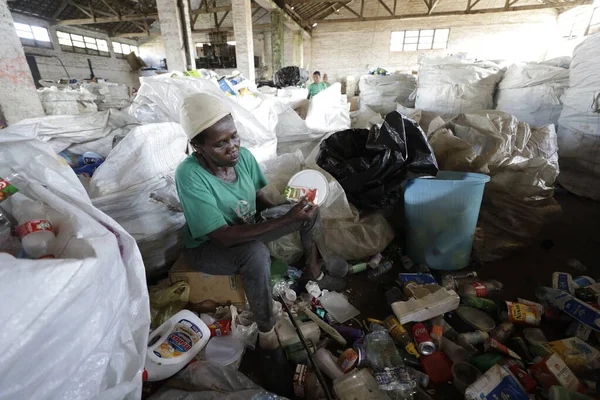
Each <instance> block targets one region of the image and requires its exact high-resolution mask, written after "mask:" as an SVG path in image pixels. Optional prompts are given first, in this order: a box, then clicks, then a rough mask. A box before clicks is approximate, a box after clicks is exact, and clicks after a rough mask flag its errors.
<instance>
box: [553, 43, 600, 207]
mask: <svg viewBox="0 0 600 400" xmlns="http://www.w3.org/2000/svg"><path fill="white" fill-rule="evenodd" d="M599 62H600V33H596V34H594V35H591V36H589V37H587V38H586V40H584V41H583V42H582V43H581V44H580V45H579V46H577V47H576V48H575V50H574V52H573V61H572V62H571V70H570V75H569V88H568V89H567V91H566V92H565V95H564V100H563V103H564V106H563V110H562V113H561V114H560V118H559V120H558V145H559V146H558V148H559V155H560V169H561V171H560V176H559V178H558V181H559V183H560V184H561V185H562V186H563V187H564V188H565V189H567V190H568V191H570V192H572V193H575V194H576V195H579V196H584V197H589V198H591V199H594V200H600V172H599V169H598V165H599V161H598V152H597V149H598V145H599V143H600V94H599V93H600V69H599V68H598V63H599Z"/></svg>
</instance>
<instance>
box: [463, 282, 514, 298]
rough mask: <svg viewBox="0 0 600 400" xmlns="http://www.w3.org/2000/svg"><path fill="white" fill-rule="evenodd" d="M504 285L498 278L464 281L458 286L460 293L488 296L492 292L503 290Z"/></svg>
mask: <svg viewBox="0 0 600 400" xmlns="http://www.w3.org/2000/svg"><path fill="white" fill-rule="evenodd" d="M503 287H504V285H502V283H500V282H498V281H496V280H489V281H476V282H472V283H462V284H460V285H459V286H458V294H460V295H469V296H477V297H487V296H489V295H490V294H493V293H496V292H499V291H501V290H502V288H503Z"/></svg>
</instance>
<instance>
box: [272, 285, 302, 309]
mask: <svg viewBox="0 0 600 400" xmlns="http://www.w3.org/2000/svg"><path fill="white" fill-rule="evenodd" d="M292 285H294V281H286V280H283V279H282V280H280V281H277V282H275V284H274V285H273V298H274V299H277V300H279V296H281V297H282V298H283V300H285V301H286V302H287V303H288V304H291V303H294V302H295V301H296V299H297V295H296V292H295V291H294V289H292Z"/></svg>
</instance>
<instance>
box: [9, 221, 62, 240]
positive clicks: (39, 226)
mask: <svg viewBox="0 0 600 400" xmlns="http://www.w3.org/2000/svg"><path fill="white" fill-rule="evenodd" d="M39 231H49V232H54V228H53V227H52V224H51V223H50V222H49V221H47V220H45V219H33V220H31V221H27V222H25V223H24V224H23V225H21V226H18V227H17V235H19V237H20V238H21V239H23V238H24V237H25V236H27V235H29V234H30V233H33V232H39Z"/></svg>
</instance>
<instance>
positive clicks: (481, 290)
mask: <svg viewBox="0 0 600 400" xmlns="http://www.w3.org/2000/svg"><path fill="white" fill-rule="evenodd" d="M471 285H473V288H474V289H475V296H477V297H485V296H487V294H488V291H487V286H485V284H483V283H481V282H473V283H472V284H471Z"/></svg>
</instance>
